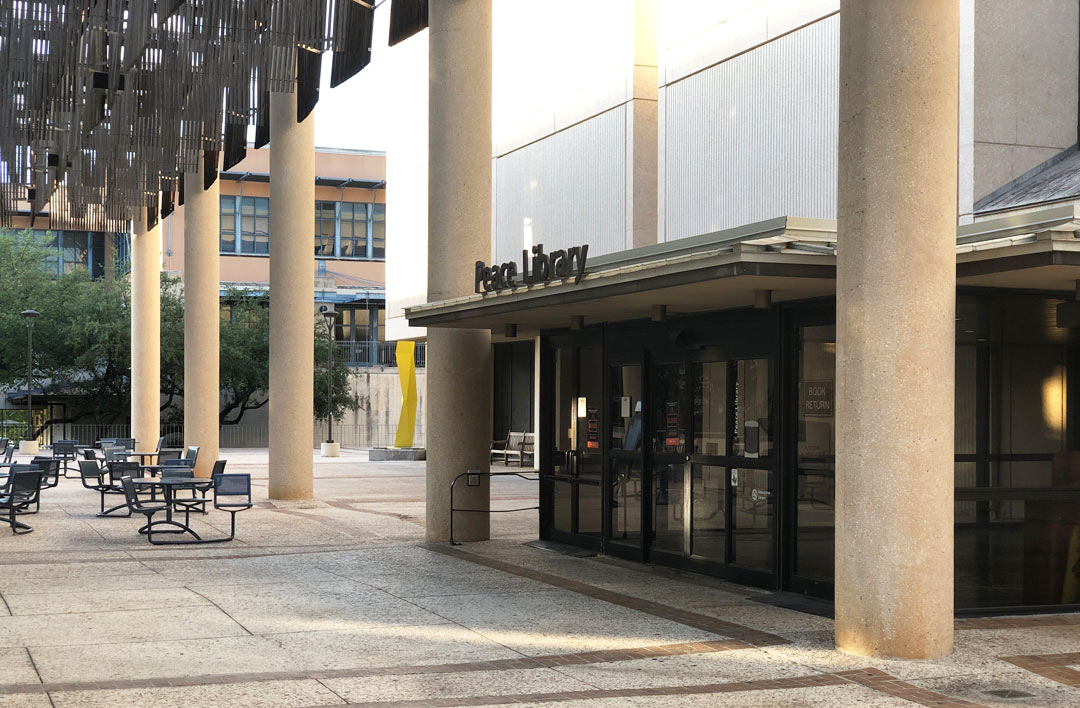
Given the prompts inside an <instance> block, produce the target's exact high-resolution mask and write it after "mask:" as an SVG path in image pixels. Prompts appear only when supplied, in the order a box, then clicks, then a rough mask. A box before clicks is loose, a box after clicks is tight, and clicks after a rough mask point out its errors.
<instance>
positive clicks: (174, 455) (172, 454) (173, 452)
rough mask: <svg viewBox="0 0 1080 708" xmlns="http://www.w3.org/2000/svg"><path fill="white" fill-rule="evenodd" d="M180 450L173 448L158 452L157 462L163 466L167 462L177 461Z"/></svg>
mask: <svg viewBox="0 0 1080 708" xmlns="http://www.w3.org/2000/svg"><path fill="white" fill-rule="evenodd" d="M180 454H181V450H177V449H176V448H174V447H170V448H165V449H162V450H158V454H157V460H158V464H159V465H163V464H165V463H166V462H168V461H169V460H179V459H180Z"/></svg>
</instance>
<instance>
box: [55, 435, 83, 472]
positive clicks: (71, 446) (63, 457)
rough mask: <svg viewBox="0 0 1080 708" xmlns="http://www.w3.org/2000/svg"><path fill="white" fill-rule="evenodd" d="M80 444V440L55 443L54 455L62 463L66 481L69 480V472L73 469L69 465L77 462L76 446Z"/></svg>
mask: <svg viewBox="0 0 1080 708" xmlns="http://www.w3.org/2000/svg"><path fill="white" fill-rule="evenodd" d="M78 444H79V441H78V440H57V441H56V442H54V443H53V446H52V455H53V457H54V458H56V459H57V460H59V461H60V463H61V465H62V472H63V473H64V478H65V479H67V478H68V470H69V469H71V468H70V467H69V463H71V462H74V461H75V457H76V455H75V446H76V445H78Z"/></svg>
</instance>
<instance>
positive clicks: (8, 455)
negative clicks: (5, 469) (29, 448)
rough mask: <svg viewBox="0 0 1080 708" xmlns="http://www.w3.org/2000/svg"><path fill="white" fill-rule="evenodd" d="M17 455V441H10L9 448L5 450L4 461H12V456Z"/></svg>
mask: <svg viewBox="0 0 1080 708" xmlns="http://www.w3.org/2000/svg"><path fill="white" fill-rule="evenodd" d="M14 456H15V443H13V442H9V443H8V444H7V449H6V450H4V463H5V464H6V463H8V462H11V458H12V457H14Z"/></svg>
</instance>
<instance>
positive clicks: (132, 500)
mask: <svg viewBox="0 0 1080 708" xmlns="http://www.w3.org/2000/svg"><path fill="white" fill-rule="evenodd" d="M120 488H121V490H123V492H124V499H125V500H126V501H127V507H128V516H131V513H132V512H135V513H136V514H143V515H144V516H146V540H147V541H149V542H150V543H154V526H153V521H154V514H156V513H158V512H159V511H165V504H147V503H145V502H144V501H143V500H142V499H140V498H139V494H138V492H136V491H135V484H134V483H133V482H132V481H131V477H126V476H125V477H121V478H120Z"/></svg>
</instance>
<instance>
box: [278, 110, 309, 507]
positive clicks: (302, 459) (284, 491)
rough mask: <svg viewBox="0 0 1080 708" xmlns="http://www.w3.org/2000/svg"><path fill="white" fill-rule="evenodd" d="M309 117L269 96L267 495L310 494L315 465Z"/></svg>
mask: <svg viewBox="0 0 1080 708" xmlns="http://www.w3.org/2000/svg"><path fill="white" fill-rule="evenodd" d="M313 223H315V117H314V114H312V115H309V116H308V117H307V118H305V119H304V121H303V122H302V123H297V122H296V93H295V92H293V93H271V94H270V403H269V406H270V498H271V499H285V500H289V499H310V498H311V495H312V472H313V464H314V457H315V455H314V450H315V446H314V432H313V424H314V400H315V399H314V386H315V382H314V376H315V374H314V372H315V249H314V247H313V245H312V243H313V242H312V240H311V237H310V236H309V234H310V233H311V229H312V226H311V225H312V224H313Z"/></svg>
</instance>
